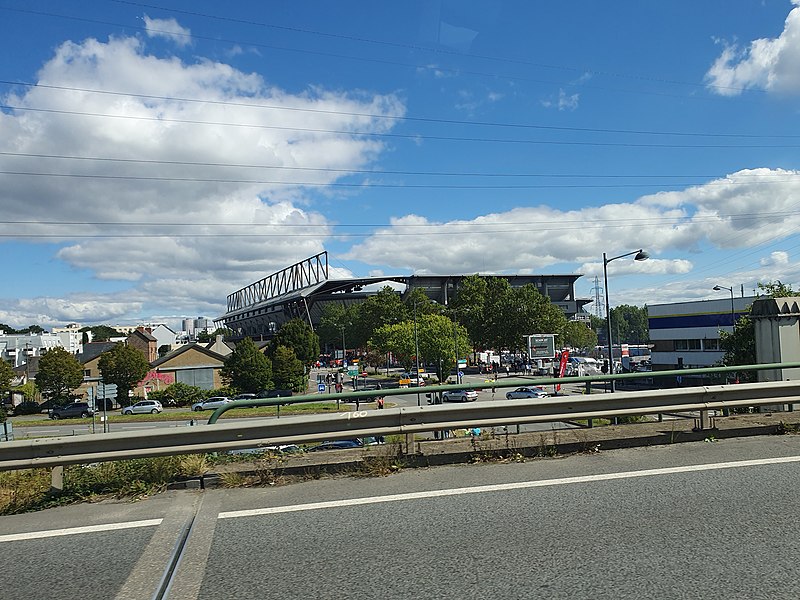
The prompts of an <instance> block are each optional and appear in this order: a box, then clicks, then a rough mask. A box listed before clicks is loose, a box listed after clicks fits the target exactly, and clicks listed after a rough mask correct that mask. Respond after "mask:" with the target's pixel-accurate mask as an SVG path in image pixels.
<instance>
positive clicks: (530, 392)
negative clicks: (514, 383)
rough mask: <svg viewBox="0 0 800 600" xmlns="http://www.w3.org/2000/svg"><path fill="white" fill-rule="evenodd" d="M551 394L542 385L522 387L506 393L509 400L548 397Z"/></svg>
mask: <svg viewBox="0 0 800 600" xmlns="http://www.w3.org/2000/svg"><path fill="white" fill-rule="evenodd" d="M549 395H550V394H548V393H547V391H546V390H545V389H544V388H543V387H540V386H531V387H521V388H517V389H515V390H514V391H513V392H508V393H507V394H506V399H507V400H518V399H520V398H547V397H548V396H549Z"/></svg>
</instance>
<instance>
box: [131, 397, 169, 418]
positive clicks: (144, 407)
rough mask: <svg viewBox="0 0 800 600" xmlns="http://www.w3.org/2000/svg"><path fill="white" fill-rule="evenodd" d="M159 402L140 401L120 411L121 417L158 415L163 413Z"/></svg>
mask: <svg viewBox="0 0 800 600" xmlns="http://www.w3.org/2000/svg"><path fill="white" fill-rule="evenodd" d="M163 410H164V408H163V407H162V406H161V402H159V401H158V400H140V401H139V402H137V403H136V404H131V405H130V406H126V407H125V408H123V409H122V414H123V415H144V414H152V415H155V414H158V413H160V412H161V411H163Z"/></svg>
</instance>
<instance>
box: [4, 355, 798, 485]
mask: <svg viewBox="0 0 800 600" xmlns="http://www.w3.org/2000/svg"><path fill="white" fill-rule="evenodd" d="M740 369H741V367H740ZM561 381H562V383H563V380H561ZM441 387H446V388H453V389H458V388H463V387H464V386H441ZM441 387H436V388H431V390H432V391H435V390H438V389H441ZM497 387H500V385H498V386H497ZM506 387H507V386H506ZM391 391H392V392H394V390H391ZM404 391H405V390H404ZM381 392H384V390H378V393H381ZM386 392H387V393H388V392H389V391H386ZM359 393H360V394H368V393H370V392H359ZM373 393H374V392H373ZM799 398H800V382H796V381H779V382H771V383H748V384H737V385H717V386H700V387H691V388H676V389H670V390H656V391H638V392H618V393H613V394H612V393H609V394H589V395H573V396H555V397H550V398H541V399H531V400H499V401H492V402H472V403H469V404H459V405H457V406H449V405H433V406H427V405H426V406H420V407H416V406H414V407H408V408H393V409H385V410H371V411H366V410H364V411H353V412H347V413H336V414H333V415H313V416H302V417H286V418H282V419H279V420H278V419H270V420H266V419H253V420H251V421H248V422H244V423H243V422H241V421H239V422H223V423H217V424H215V425H213V426H199V427H187V428H185V429H183V430H175V429H170V430H166V431H165V430H159V429H153V430H146V431H136V432H120V433H107V434H103V435H85V436H75V437H69V438H37V439H32V440H21V441H14V442H6V443H3V444H2V445H0V471H2V470H11V469H23V468H32V467H57V466H63V465H69V464H79V463H88V462H97V461H110V460H123V459H130V458H143V457H153V456H169V455H177V454H193V453H203V452H210V451H216V450H233V449H245V448H257V447H266V446H273V445H280V444H302V443H309V442H316V441H319V440H337V439H349V438H357V437H365V436H369V435H383V436H386V435H392V434H401V435H402V434H414V433H420V432H427V431H436V430H441V429H456V428H469V427H477V426H481V427H490V426H500V425H505V426H508V425H515V424H525V423H537V422H553V421H568V420H574V419H590V418H601V417H602V418H607V417H611V416H614V415H646V414H658V413H665V412H682V411H695V410H700V411H707V410H715V409H726V408H735V407H740V406H758V405H764V404H770V405H772V404H774V405H785V404H792V403H793V402H795V401H797V400H798V399H799Z"/></svg>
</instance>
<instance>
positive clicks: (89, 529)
mask: <svg viewBox="0 0 800 600" xmlns="http://www.w3.org/2000/svg"><path fill="white" fill-rule="evenodd" d="M161 521H162V519H148V520H146V521H130V522H128V523H106V524H105V525H87V526H86V527H70V528H69V529H49V530H47V531H31V532H29V533H12V534H9V535H0V542H18V541H20V540H38V539H41V538H49V537H58V536H62V535H77V534H80V533H94V532H96V531H116V530H118V529H134V528H137V527H153V526H155V525H160V524H161Z"/></svg>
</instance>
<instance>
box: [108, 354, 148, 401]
mask: <svg viewBox="0 0 800 600" xmlns="http://www.w3.org/2000/svg"><path fill="white" fill-rule="evenodd" d="M97 366H98V367H99V368H100V374H101V376H102V377H103V382H104V383H110V384H113V385H116V386H117V402H119V403H120V404H122V405H123V406H124V405H125V404H127V403H128V398H129V397H130V392H131V390H133V388H135V387H136V384H137V383H139V382H140V381H141V380H142V379H144V378H145V375H147V372H148V371H149V370H150V364H149V363H148V362H147V359H146V358H145V356H144V354H142V352H141V351H140V350H137V349H136V348H134V347H133V346H128V345H126V344H117V345H116V346H114V347H113V348H112V349H111V350H108V351H107V352H104V353H103V354H101V355H100V360H99V361H98V362H97Z"/></svg>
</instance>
